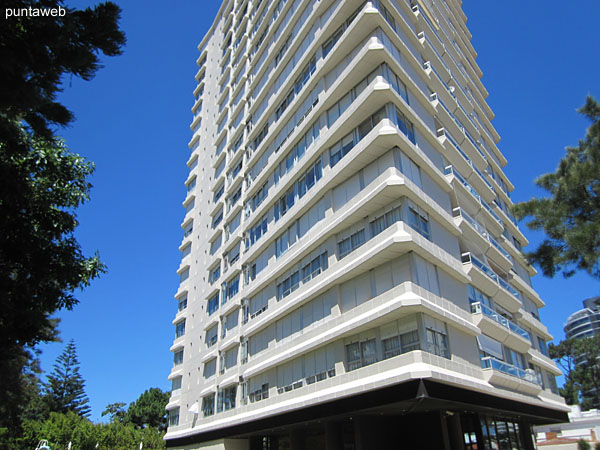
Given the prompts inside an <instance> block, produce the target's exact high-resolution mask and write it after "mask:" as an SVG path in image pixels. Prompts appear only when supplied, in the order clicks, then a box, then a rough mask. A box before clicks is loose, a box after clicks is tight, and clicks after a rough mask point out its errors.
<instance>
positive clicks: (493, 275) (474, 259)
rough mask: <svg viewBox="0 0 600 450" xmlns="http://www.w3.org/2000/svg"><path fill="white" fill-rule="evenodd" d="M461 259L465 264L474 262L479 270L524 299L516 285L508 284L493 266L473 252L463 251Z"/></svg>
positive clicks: (518, 297)
mask: <svg viewBox="0 0 600 450" xmlns="http://www.w3.org/2000/svg"><path fill="white" fill-rule="evenodd" d="M461 261H462V263H463V264H469V263H470V264H473V265H474V266H475V267H477V268H478V269H479V270H481V271H482V272H483V273H485V274H486V275H487V276H488V277H489V278H491V279H492V280H494V281H495V282H496V284H498V285H499V286H500V287H502V288H504V289H506V290H507V291H508V292H510V293H511V294H512V295H513V296H514V297H516V298H517V299H519V300H522V299H521V293H520V292H519V291H517V290H516V289H515V288H514V287H512V286H511V285H510V284H508V282H507V281H506V280H504V279H503V278H501V277H500V276H498V274H497V273H496V272H494V271H493V270H492V268H491V267H489V266H487V265H486V264H485V263H484V262H482V261H480V260H479V259H478V258H477V257H475V256H473V254H472V253H471V252H467V253H463V254H462V255H461Z"/></svg>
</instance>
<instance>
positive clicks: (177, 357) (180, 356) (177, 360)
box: [173, 349, 183, 366]
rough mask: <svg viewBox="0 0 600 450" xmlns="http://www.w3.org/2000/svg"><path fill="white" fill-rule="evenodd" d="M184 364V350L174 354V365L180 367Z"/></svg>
mask: <svg viewBox="0 0 600 450" xmlns="http://www.w3.org/2000/svg"><path fill="white" fill-rule="evenodd" d="M182 363H183V349H181V350H179V351H176V352H175V353H174V354H173V365H175V366H178V365H179V364H182Z"/></svg>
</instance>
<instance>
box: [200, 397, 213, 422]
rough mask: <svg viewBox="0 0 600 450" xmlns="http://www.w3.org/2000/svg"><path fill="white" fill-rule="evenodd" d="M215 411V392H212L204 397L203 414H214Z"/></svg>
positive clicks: (206, 415) (205, 415)
mask: <svg viewBox="0 0 600 450" xmlns="http://www.w3.org/2000/svg"><path fill="white" fill-rule="evenodd" d="M214 413H215V394H210V395H208V396H206V397H204V398H203V399H202V415H203V416H204V417H208V416H212V415H213V414H214Z"/></svg>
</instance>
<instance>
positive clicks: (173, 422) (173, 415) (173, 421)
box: [169, 408, 179, 427]
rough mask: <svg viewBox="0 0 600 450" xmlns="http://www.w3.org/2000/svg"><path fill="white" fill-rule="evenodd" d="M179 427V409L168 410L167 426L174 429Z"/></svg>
mask: <svg viewBox="0 0 600 450" xmlns="http://www.w3.org/2000/svg"><path fill="white" fill-rule="evenodd" d="M177 425H179V408H174V409H170V410H169V426H170V427H176V426H177Z"/></svg>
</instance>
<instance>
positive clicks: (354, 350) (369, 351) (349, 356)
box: [346, 338, 377, 371]
mask: <svg viewBox="0 0 600 450" xmlns="http://www.w3.org/2000/svg"><path fill="white" fill-rule="evenodd" d="M346 361H347V363H348V371H351V370H355V369H358V368H360V367H364V366H368V365H370V364H373V363H375V362H377V349H376V346H375V339H374V338H373V339H369V340H366V341H361V342H354V343H352V344H348V345H346Z"/></svg>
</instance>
